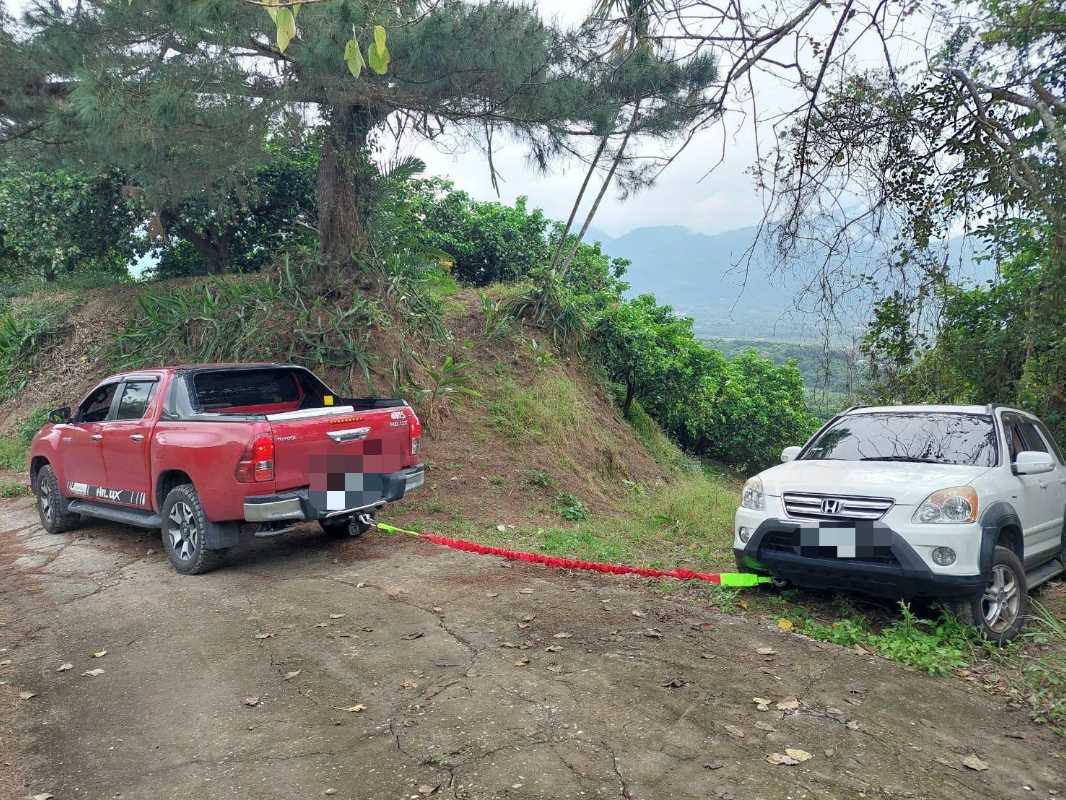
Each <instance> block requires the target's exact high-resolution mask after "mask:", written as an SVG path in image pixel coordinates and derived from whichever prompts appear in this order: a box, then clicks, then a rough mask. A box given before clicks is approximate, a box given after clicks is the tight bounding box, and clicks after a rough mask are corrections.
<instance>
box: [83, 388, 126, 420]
mask: <svg viewBox="0 0 1066 800" xmlns="http://www.w3.org/2000/svg"><path fill="white" fill-rule="evenodd" d="M117 387H118V384H117V383H108V384H104V385H103V386H101V387H99V388H97V389H96V390H95V391H94V392H93V393H92V394H91V395H89V396H88V397H86V398H85V402H84V403H82V404H81V405H80V406H78V422H103V421H104V420H105V419H107V412H108V411H110V410H111V400H112V399H113V398H114V396H115V389H116V388H117Z"/></svg>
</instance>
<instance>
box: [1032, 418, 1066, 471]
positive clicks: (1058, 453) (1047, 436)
mask: <svg viewBox="0 0 1066 800" xmlns="http://www.w3.org/2000/svg"><path fill="white" fill-rule="evenodd" d="M1033 424H1034V425H1035V426H1036V429H1037V430H1038V431H1040V433H1042V434H1043V436H1044V441H1045V442H1047V443H1048V444H1049V445H1051V452H1053V453H1054V454H1055V458H1057V459H1058V460H1059V463H1060V464H1062V463H1066V462H1064V460H1063V458H1062V449H1061V448H1060V447H1059V443H1058V442H1056V441H1055V437H1054V436H1052V435H1051V431H1049V430H1048V429H1047V425H1045V424H1044V423H1043V422H1040V421H1039V420H1037V421H1036V422H1035V423H1033Z"/></svg>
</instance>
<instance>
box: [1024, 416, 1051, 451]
mask: <svg viewBox="0 0 1066 800" xmlns="http://www.w3.org/2000/svg"><path fill="white" fill-rule="evenodd" d="M1018 428H1019V430H1020V431H1021V434H1022V441H1023V442H1025V449H1026V450H1035V451H1036V452H1038V453H1046V452H1048V449H1047V445H1046V444H1045V443H1044V439H1043V438H1042V437H1041V436H1040V434H1039V433H1038V432H1037V430H1036V426H1035V425H1033V423H1031V422H1029V421H1028V420H1021V421H1019V423H1018Z"/></svg>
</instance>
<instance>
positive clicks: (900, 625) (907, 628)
mask: <svg viewBox="0 0 1066 800" xmlns="http://www.w3.org/2000/svg"><path fill="white" fill-rule="evenodd" d="M899 608H900V617H899V619H897V620H896V621H894V622H893V623H892V624H891V625H888V626H886V627H884V628H882V629H881V630H880V631H874V630H871V628H870V627H869V625H868V624H867V622H866V620H865V619H864V618H863V617H861V616H858V615H855V614H854V613H851V612H849V613H848V614H847V615H846V616H844V617H842V618H841V619H838V620H836V621H834V622H832V623H829V624H826V623H823V622H819V621H817V620H815V619H813V618H811V617H810V615H808V614H807V613H805V612H799V613H793V614H792V615H790V616H789V617H788V619H789V621H790V622H792V624H793V626H794V629H795V630H796V631H797V632H799V633H803V634H805V635H807V636H810V637H811V638H812V639H818V640H819V641H823V642H832V643H833V644H838V645H841V646H844V647H851V646H852V645H862V646H863V647H865V648H867V649H869V650H872V651H873V652H875V653H877V654H878V655H880V656H883V657H885V658H890V659H892V660H893V661H898V662H900V663H901V664H907V665H909V666H912V667H916V668H918V669H920V670H922V671H923V672H928V673H929V674H931V675H947V674H949V673H951V671H952V670H955V669H959V668H961V667H964V666H966V665H967V664H968V663H969V656H970V654H971V652H972V650H973V646H974V644H975V643H976V641H977V635H978V634H977V631H976V629H974V628H973V627H972V626H969V625H964V624H962V623H961V622H959V621H958V620H957V619H956V618H955V617H954V616H953V615H951V614H941V615H940V616H939V617H938V618H937V619H936V620H924V619H919V618H918V617H917V616H916V615H915V614H914V612H913V611H912V610H911V608H910V606H909V605H908V604H907V603H905V602H902V601H901V602H900V604H899Z"/></svg>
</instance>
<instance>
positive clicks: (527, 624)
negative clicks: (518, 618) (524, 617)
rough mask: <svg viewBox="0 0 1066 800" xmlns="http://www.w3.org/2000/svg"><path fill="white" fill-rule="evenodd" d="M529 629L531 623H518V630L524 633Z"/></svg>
mask: <svg viewBox="0 0 1066 800" xmlns="http://www.w3.org/2000/svg"><path fill="white" fill-rule="evenodd" d="M528 627H529V623H528V622H519V623H518V630H520V631H524V630H525V629H526V628H528Z"/></svg>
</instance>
